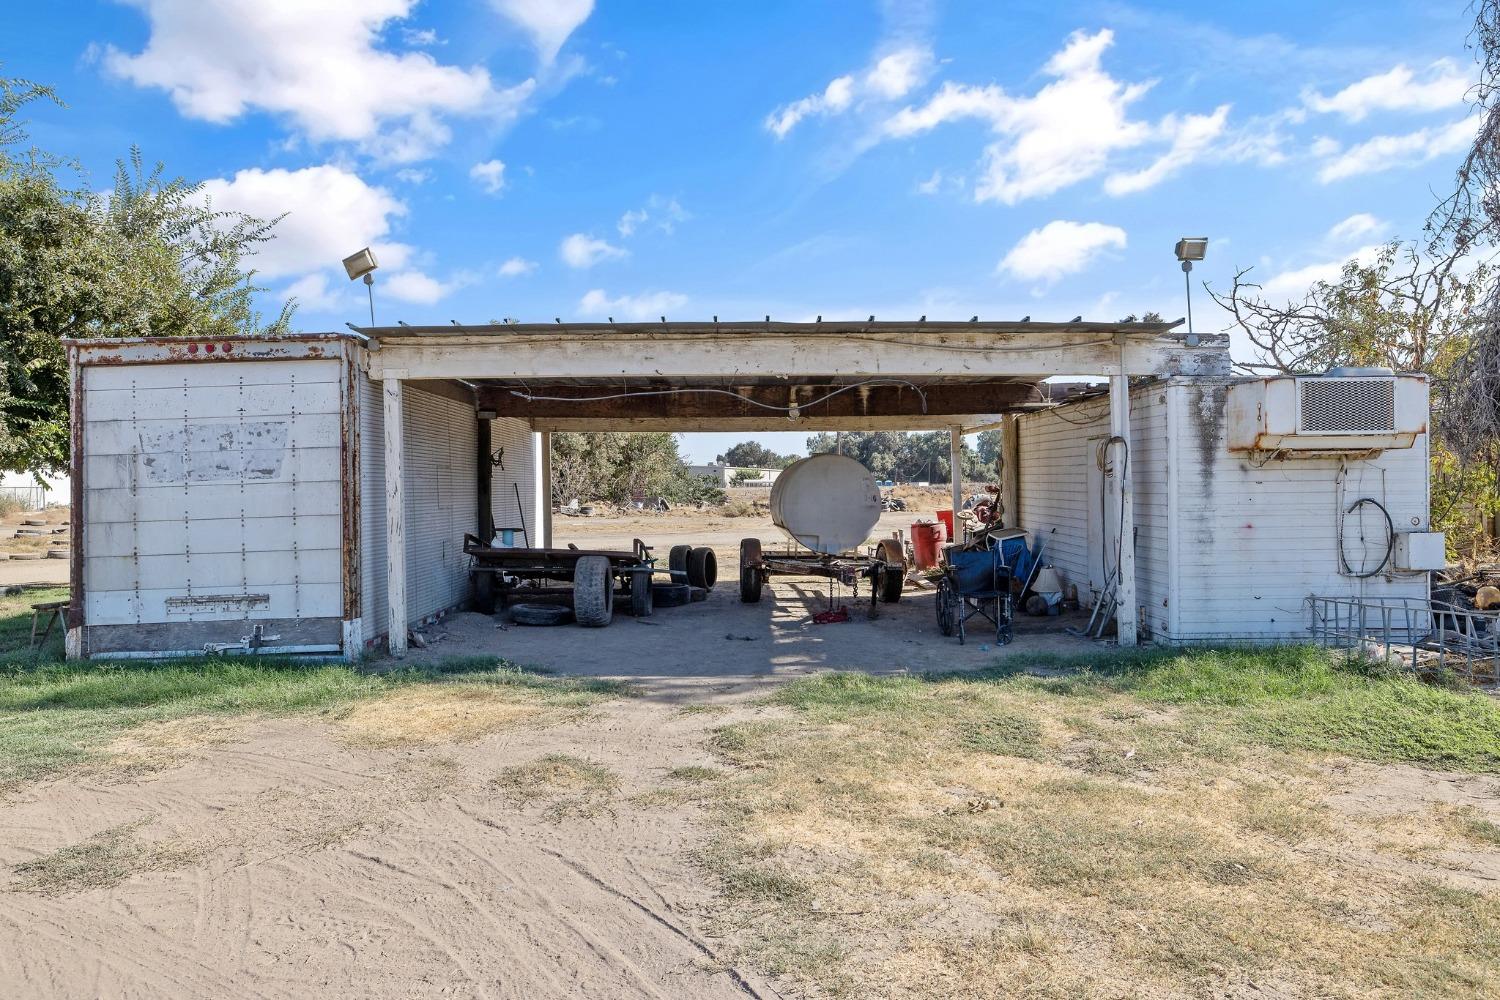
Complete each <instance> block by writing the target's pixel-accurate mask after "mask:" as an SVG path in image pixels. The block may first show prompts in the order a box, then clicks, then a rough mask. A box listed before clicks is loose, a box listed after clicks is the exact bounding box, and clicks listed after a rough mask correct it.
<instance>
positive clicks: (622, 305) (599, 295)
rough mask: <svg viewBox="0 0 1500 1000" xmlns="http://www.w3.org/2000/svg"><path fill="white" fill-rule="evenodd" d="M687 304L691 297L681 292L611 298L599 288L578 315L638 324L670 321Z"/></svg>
mask: <svg viewBox="0 0 1500 1000" xmlns="http://www.w3.org/2000/svg"><path fill="white" fill-rule="evenodd" d="M687 302H688V298H687V296H686V295H682V294H680V293H678V292H642V293H641V294H640V295H621V296H618V297H616V298H610V297H609V296H608V295H606V294H605V292H604V289H602V288H595V289H592V290H591V291H589V292H587V293H585V294H584V296H583V298H581V299H579V300H578V311H579V312H581V313H583V315H584V316H586V317H588V318H590V319H593V318H603V317H610V316H613V317H615V318H617V319H621V320H638V321H639V320H648V319H658V318H660V317H662V316H666V317H668V318H669V319H670V318H671V314H672V313H673V312H674V311H675V310H678V309H681V308H682V307H683V306H685V305H687Z"/></svg>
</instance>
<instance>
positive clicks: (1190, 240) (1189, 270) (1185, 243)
mask: <svg viewBox="0 0 1500 1000" xmlns="http://www.w3.org/2000/svg"><path fill="white" fill-rule="evenodd" d="M1175 252H1176V254H1177V259H1178V260H1180V261H1182V283H1183V286H1184V287H1185V288H1186V290H1187V337H1186V338H1185V340H1184V342H1185V343H1186V344H1187V345H1188V346H1189V347H1197V346H1198V335H1197V334H1196V333H1194V332H1193V261H1195V260H1202V259H1203V258H1204V256H1205V255H1206V254H1207V253H1208V237H1207V236H1184V237H1183V238H1182V239H1180V240H1178V241H1177V247H1176V249H1175Z"/></svg>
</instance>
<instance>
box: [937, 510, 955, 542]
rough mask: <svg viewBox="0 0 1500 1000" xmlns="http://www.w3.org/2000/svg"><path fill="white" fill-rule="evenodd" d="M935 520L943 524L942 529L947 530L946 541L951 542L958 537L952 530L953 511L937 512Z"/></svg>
mask: <svg viewBox="0 0 1500 1000" xmlns="http://www.w3.org/2000/svg"><path fill="white" fill-rule="evenodd" d="M937 519H938V520H939V521H941V522H943V527H944V528H947V529H948V539H947V540H948V541H950V542H951V541H953V539H955V538H957V537H958V534H957V532H955V531H954V530H953V511H951V510H940V511H938V512H937Z"/></svg>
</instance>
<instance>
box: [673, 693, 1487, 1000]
mask: <svg viewBox="0 0 1500 1000" xmlns="http://www.w3.org/2000/svg"><path fill="white" fill-rule="evenodd" d="M777 700H778V701H780V702H781V703H782V704H783V705H785V706H787V707H789V708H790V709H792V711H793V717H792V718H790V719H784V720H778V721H772V722H766V721H761V722H755V723H747V724H742V725H734V726H726V727H723V728H721V729H719V730H718V731H716V733H715V734H714V736H713V738H712V740H711V746H712V748H713V749H714V750H715V752H716V753H718V754H719V755H720V757H721V758H722V759H723V760H724V761H725V763H726V764H728V765H730V766H731V767H732V768H734V774H733V777H731V778H730V779H728V780H725V781H721V782H718V783H717V784H716V785H715V786H714V789H713V791H714V793H715V794H714V795H713V796H712V797H711V798H710V799H709V800H708V802H709V805H708V808H709V810H710V815H711V816H712V817H713V819H714V820H715V821H716V824H717V829H718V831H719V832H718V834H717V836H716V837H715V838H714V839H713V841H712V842H711V843H710V845H709V846H708V847H707V848H705V849H704V850H703V851H702V852H701V854H700V857H699V860H700V862H701V863H702V864H703V866H704V867H705V868H706V869H707V870H708V871H709V872H710V873H712V874H713V875H714V876H715V877H716V878H717V879H718V882H719V885H720V888H721V891H722V893H723V898H724V904H723V906H722V907H721V908H720V909H719V910H718V912H717V916H716V920H717V922H718V924H719V927H718V930H719V931H720V932H721V933H723V934H725V935H726V936H727V937H728V938H729V940H730V941H732V942H733V943H734V945H735V947H737V948H738V949H739V957H740V958H742V959H746V960H750V961H753V962H756V963H758V964H759V965H760V966H761V967H762V968H764V969H766V970H767V971H771V972H781V973H784V974H786V975H789V976H791V977H793V978H794V979H795V980H796V981H797V982H798V985H799V986H802V987H804V988H807V989H808V990H810V992H811V993H812V994H813V995H830V996H861V997H863V996H881V997H919V996H954V997H1001V996H1013V995H1035V996H1059V997H1063V996H1079V995H1090V996H1120V997H1126V996H1131V997H1133V996H1143V995H1144V996H1200V995H1202V996H1207V995H1215V996H1222V995H1225V994H1237V993H1241V992H1243V993H1245V994H1247V995H1253V994H1254V993H1255V992H1256V991H1257V990H1265V989H1269V990H1271V991H1272V992H1273V993H1274V992H1276V991H1280V992H1282V993H1285V994H1288V995H1307V996H1314V995H1315V996H1328V997H1351V998H1352V997H1369V996H1388V997H1398V996H1399V997H1409V996H1432V997H1438V996H1443V997H1450V996H1485V995H1491V994H1492V993H1493V992H1494V991H1496V990H1500V902H1497V898H1496V896H1495V895H1494V894H1493V893H1488V892H1471V891H1455V890H1453V889H1451V888H1443V887H1441V886H1439V885H1438V884H1437V883H1436V881H1435V879H1434V878H1433V877H1429V876H1433V875H1436V874H1437V869H1435V868H1434V869H1432V870H1431V871H1428V870H1426V869H1422V868H1413V867H1411V866H1403V865H1402V864H1399V863H1396V862H1400V861H1402V860H1403V856H1404V855H1405V854H1406V852H1405V851H1404V850H1401V851H1399V852H1398V853H1397V854H1395V855H1389V856H1388V855H1386V854H1382V853H1381V852H1382V851H1383V850H1386V851H1389V850H1391V849H1392V847H1391V845H1390V844H1389V843H1387V844H1386V845H1385V846H1382V844H1381V841H1382V838H1383V839H1384V840H1385V841H1390V839H1391V832H1390V830H1388V829H1386V828H1385V827H1383V826H1382V824H1386V825H1389V823H1390V818H1389V817H1385V818H1381V817H1368V816H1366V817H1361V816H1354V815H1347V814H1344V813H1340V812H1339V811H1337V810H1333V809H1330V808H1328V807H1327V806H1326V804H1325V802H1324V800H1325V798H1326V796H1327V795H1328V794H1329V792H1330V791H1331V789H1332V788H1333V782H1332V780H1331V779H1330V778H1329V777H1328V775H1327V774H1326V773H1324V772H1322V771H1321V770H1320V769H1319V768H1317V767H1315V766H1313V758H1312V757H1310V756H1308V755H1306V754H1305V753H1303V752H1298V751H1294V750H1292V749H1284V748H1279V747H1277V746H1275V745H1267V744H1268V743H1272V744H1274V743H1275V742H1276V741H1275V740H1266V741H1262V740H1260V739H1257V738H1256V737H1255V736H1254V735H1253V732H1252V733H1248V734H1247V730H1246V729H1245V728H1242V727H1241V724H1240V723H1238V722H1237V720H1235V719H1234V718H1233V717H1232V713H1231V714H1220V712H1219V711H1218V710H1217V709H1215V710H1212V711H1200V710H1199V709H1198V708H1196V707H1194V706H1192V705H1191V704H1190V703H1189V704H1188V705H1185V706H1183V707H1180V708H1171V707H1167V708H1161V707H1157V706H1152V705H1151V704H1150V703H1149V702H1148V701H1145V700H1142V699H1140V698H1139V697H1138V696H1136V695H1133V694H1132V693H1129V692H1126V691H1121V690H1118V689H1110V688H1099V687H1093V688H1090V689H1088V690H1081V689H1076V688H1075V689H1074V690H1062V691H1059V690H1057V689H1056V688H1054V687H1052V686H1049V685H1047V684H1042V683H1038V682H1034V681H1032V680H1026V679H983V678H978V679H976V678H966V679H959V678H952V679H947V680H938V681H931V680H922V679H910V678H908V679H901V678H891V679H879V680H875V679H871V678H865V677H845V676H838V675H834V676H827V677H822V678H817V679H813V680H809V681H806V682H798V683H797V684H793V685H791V686H790V687H789V688H787V689H785V691H784V692H783V693H782V694H781V695H779V696H778V699H777ZM1305 710H1306V708H1305V706H1299V707H1298V711H1299V712H1301V711H1305ZM1262 725H1265V726H1269V727H1270V728H1271V729H1272V730H1273V731H1275V730H1277V729H1278V728H1279V731H1281V732H1285V731H1286V730H1285V728H1284V726H1283V723H1282V722H1281V721H1280V720H1278V718H1277V717H1276V716H1274V715H1273V714H1271V713H1270V711H1269V709H1266V708H1264V707H1262V710H1261V712H1260V714H1259V717H1258V719H1257V720H1256V721H1255V726H1257V727H1259V726H1262ZM1400 738H1401V736H1400V734H1399V733H1398V734H1394V735H1392V734H1380V736H1379V739H1381V740H1382V741H1384V744H1385V745H1391V740H1392V739H1397V740H1399V739H1400ZM1434 745H1436V746H1446V745H1447V744H1446V743H1445V742H1444V741H1441V740H1439V741H1437V742H1435V743H1434ZM1471 752H1474V753H1481V752H1488V751H1484V750H1483V749H1482V748H1471ZM1475 819H1476V817H1474V816H1470V815H1467V814H1458V813H1455V814H1454V816H1453V817H1452V819H1451V820H1450V822H1451V823H1459V824H1464V823H1471V822H1473V821H1474V820H1475ZM1480 819H1482V818H1480ZM1486 822H1487V821H1486ZM1427 827H1428V831H1429V833H1428V835H1429V837H1436V838H1439V839H1440V838H1441V837H1442V836H1444V832H1443V827H1442V824H1440V823H1435V822H1434V820H1433V817H1431V816H1430V815H1429V816H1428V817H1427ZM1466 829H1467V830H1468V831H1469V832H1468V833H1467V834H1465V836H1466V837H1467V838H1468V839H1467V840H1466V841H1465V846H1479V843H1480V842H1482V841H1483V840H1484V838H1485V836H1486V835H1487V833H1488V828H1487V827H1485V826H1482V825H1478V826H1470V827H1466ZM1433 831H1436V833H1434V832H1433ZM1447 836H1448V837H1449V841H1448V846H1452V843H1453V840H1454V837H1455V835H1454V834H1452V833H1451V832H1449V833H1448V834H1447ZM1351 845H1361V848H1362V849H1361V850H1359V851H1355V852H1350V851H1349V847H1350V846H1351ZM1365 845H1369V849H1368V850H1365V849H1363V847H1364V846H1365ZM1492 849H1493V848H1492ZM1386 859H1388V860H1389V861H1390V862H1392V863H1385V860H1386ZM1441 861H1442V859H1441V858H1437V859H1435V860H1434V859H1429V863H1441Z"/></svg>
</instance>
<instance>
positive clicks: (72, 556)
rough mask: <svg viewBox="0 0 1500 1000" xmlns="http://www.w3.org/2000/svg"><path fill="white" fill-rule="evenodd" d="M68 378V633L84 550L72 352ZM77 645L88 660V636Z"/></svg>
mask: <svg viewBox="0 0 1500 1000" xmlns="http://www.w3.org/2000/svg"><path fill="white" fill-rule="evenodd" d="M68 368H69V371H68V378H69V381H70V384H71V387H72V388H71V392H72V398H71V399H70V400H69V406H68V412H69V418H70V419H71V421H72V424H71V426H70V427H69V428H68V447H69V455H68V463H69V480H70V481H69V486H68V493H69V496H68V500H69V503H70V504H71V509H70V510H69V511H68V524H69V536H68V537H69V539H70V540H71V542H70V545H69V559H68V613H67V615H66V616H65V625H66V627H67V628H70V629H74V628H77V629H81V628H82V627H83V625H84V610H83V609H84V585H83V548H84V541H85V539H84V530H85V529H84V521H85V518H84V516H83V514H84V511H83V507H84V491H83V467H84V461H83V429H84V419H83V418H84V410H83V408H84V402H85V400H84V394H83V365H82V364H80V363H79V358H78V352H77V351H76V350H74V349H73V348H71V347H70V348H69V349H68ZM79 637H80V639H82V640H83V642H81V643H80V646H81V648H80V649H79V655H80V656H82V657H85V658H86V657H87V656H88V647H87V633H85V632H79Z"/></svg>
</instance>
